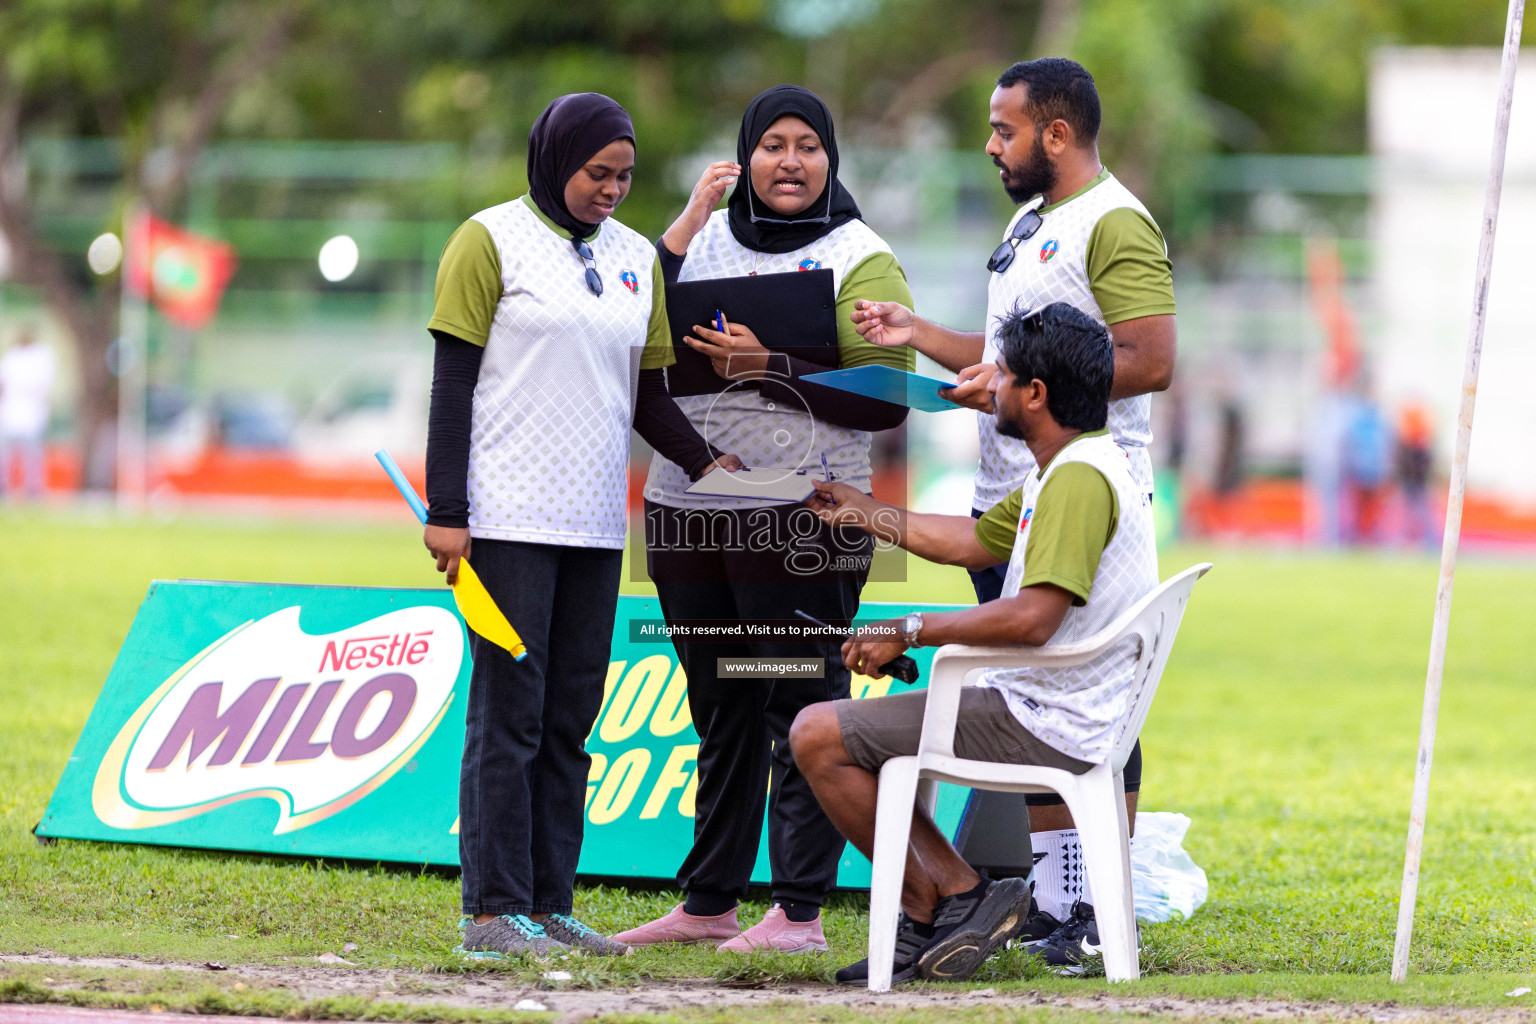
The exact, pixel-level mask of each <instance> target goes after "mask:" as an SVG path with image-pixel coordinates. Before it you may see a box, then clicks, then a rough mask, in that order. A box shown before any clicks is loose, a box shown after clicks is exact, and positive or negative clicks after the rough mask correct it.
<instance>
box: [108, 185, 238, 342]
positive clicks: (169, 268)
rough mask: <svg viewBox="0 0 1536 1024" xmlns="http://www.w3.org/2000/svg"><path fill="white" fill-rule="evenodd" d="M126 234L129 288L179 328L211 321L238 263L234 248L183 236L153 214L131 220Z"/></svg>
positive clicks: (216, 242) (126, 269) (222, 243)
mask: <svg viewBox="0 0 1536 1024" xmlns="http://www.w3.org/2000/svg"><path fill="white" fill-rule="evenodd" d="M127 234H128V261H127V266H126V268H125V280H126V281H127V284H128V287H129V288H131V289H133V290H134V291H135V292H136V293H138V294H139V295H143V296H145V297H147V298H149V299H150V300H151V301H152V302H154V304H155V307H156V308H157V309H159V310H160V312H161V313H162V314H164V316H165V318H166V319H167V320H169V321H171V322H172V323H174V324H177V325H178V326H181V327H186V328H189V329H192V330H196V329H197V328H199V327H202V326H203V325H204V324H206V323H207V322H208V321H209V320H212V319H213V315H214V314H215V313H217V312H218V311H219V300H220V299H222V298H223V297H224V286H225V285H227V284H228V283H229V279H230V278H231V277H232V276H234V273H235V267H236V265H237V264H238V262H239V260H238V257H237V256H236V255H235V250H234V247H233V246H231V245H229V244H227V243H225V242H220V241H217V240H215V239H212V238H204V237H202V236H201V235H194V234H192V233H191V232H189V231H183V230H181V229H180V228H178V227H176V226H175V225H174V224H168V223H166V222H165V221H163V220H161V219H160V218H159V217H156V216H155V215H154V214H152V213H141V214H138V215H137V216H136V217H134V218H133V219H132V220H131V221H130V222H129V225H128V232H127Z"/></svg>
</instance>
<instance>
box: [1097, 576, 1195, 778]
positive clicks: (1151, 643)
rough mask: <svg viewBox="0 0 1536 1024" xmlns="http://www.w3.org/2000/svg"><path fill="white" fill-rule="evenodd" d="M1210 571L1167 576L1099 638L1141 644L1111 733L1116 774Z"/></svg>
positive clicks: (1149, 706)
mask: <svg viewBox="0 0 1536 1024" xmlns="http://www.w3.org/2000/svg"><path fill="white" fill-rule="evenodd" d="M1210 569H1211V563H1210V562H1201V563H1200V564H1199V565H1192V566H1190V567H1189V568H1188V569H1185V570H1184V571H1183V572H1181V573H1179V574H1178V575H1176V576H1170V577H1169V578H1168V579H1166V580H1164V581H1163V582H1162V583H1160V584H1159V585H1158V586H1157V588H1156V589H1155V590H1153V591H1152V592H1151V593H1149V594H1148V595H1147V596H1146V597H1143V598H1142V599H1141V600H1140V601H1138V602H1136V604H1135V605H1133V606H1132V607H1131V608H1130V609H1129V610H1127V611H1126V613H1125V614H1124V615H1122V616H1121V617H1120V619H1119V621H1117V622H1114V623H1112V624H1111V625H1109V626H1108V627H1106V628H1105V630H1104V632H1103V633H1101V634H1099V635H1100V636H1103V635H1105V634H1114V635H1115V636H1116V637H1117V638H1118V637H1126V636H1136V637H1139V638H1140V640H1141V650H1140V652H1139V653H1138V654H1137V656H1136V676H1135V680H1134V681H1133V682H1132V684H1131V706H1130V710H1129V711H1128V712H1127V714H1126V716H1125V718H1124V719H1122V720H1121V722H1120V727H1119V728H1118V729H1117V730H1116V732H1115V746H1114V749H1113V751H1112V752H1111V753H1110V756H1109V763H1110V765H1111V767H1113V768H1114V769H1115V770H1116V771H1119V770H1120V769H1121V768H1124V767H1125V762H1126V761H1127V760H1129V759H1130V756H1131V750H1132V749H1133V748H1134V747H1135V746H1136V739H1137V737H1139V736H1140V735H1141V727H1142V726H1143V725H1145V724H1146V721H1147V712H1149V711H1151V710H1152V698H1153V697H1154V696H1156V695H1157V684H1158V682H1159V681H1160V680H1161V679H1162V676H1163V667H1164V666H1165V665H1167V664H1168V655H1169V654H1171V653H1172V652H1173V641H1174V638H1175V637H1177V636H1178V635H1179V623H1180V621H1182V620H1183V618H1184V609H1185V607H1187V606H1188V604H1189V595H1190V592H1191V591H1192V590H1194V588H1195V582H1196V581H1197V580H1198V579H1200V577H1202V576H1204V575H1205V574H1206V573H1207V572H1209V571H1210Z"/></svg>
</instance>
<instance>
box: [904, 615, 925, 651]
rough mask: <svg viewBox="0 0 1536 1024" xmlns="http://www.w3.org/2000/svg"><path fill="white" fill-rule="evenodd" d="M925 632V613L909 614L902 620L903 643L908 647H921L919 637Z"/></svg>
mask: <svg viewBox="0 0 1536 1024" xmlns="http://www.w3.org/2000/svg"><path fill="white" fill-rule="evenodd" d="M922 631H923V613H922V612H907V614H906V615H904V616H902V619H901V642H902V643H904V644H906V645H907V646H908V647H921V646H923V644H922V641H920V640H919V639H918V638H917V635H918V634H919V633H921V632H922Z"/></svg>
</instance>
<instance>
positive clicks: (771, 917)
mask: <svg viewBox="0 0 1536 1024" xmlns="http://www.w3.org/2000/svg"><path fill="white" fill-rule="evenodd" d="M754 949H776V950H778V951H779V952H781V953H816V952H820V953H825V952H826V950H827V937H826V936H825V935H823V934H822V931H821V915H820V914H817V915H816V920H814V921H804V922H797V921H791V920H790V919H789V918H788V917H787V916H785V914H784V911H783V910H781V909H780V908H779V905H778V904H777V903H775V904H774V905H773V908H772V909H771V910H769V911H768V913H766V914H764V915H763V919H762V920H761V921H759V922H757V924H755V925H753V926H752V927H751V928H748V929H747V930H746V931H744V932H742V933H741V934H740V935H738V936H736V937H735V938H734V939H732V940H731V941H730V942H727V943H724V944H723V945H721V946H720V952H722V953H750V952H752V950H754Z"/></svg>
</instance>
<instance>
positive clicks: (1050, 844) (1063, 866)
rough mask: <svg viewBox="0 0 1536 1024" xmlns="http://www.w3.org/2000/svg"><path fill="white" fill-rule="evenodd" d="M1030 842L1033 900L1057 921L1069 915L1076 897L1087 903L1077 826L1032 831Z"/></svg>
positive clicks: (1085, 879)
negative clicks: (1033, 875)
mask: <svg viewBox="0 0 1536 1024" xmlns="http://www.w3.org/2000/svg"><path fill="white" fill-rule="evenodd" d="M1029 842H1030V845H1031V846H1033V847H1034V849H1035V856H1036V857H1037V858H1038V859H1037V860H1036V861H1035V902H1036V903H1038V904H1039V905H1040V909H1041V910H1043V911H1045V912H1046V913H1047V914H1050V915H1051V916H1052V917H1054V918H1055V919H1056V920H1058V921H1065V920H1066V919H1067V918H1068V917H1070V916H1071V915H1072V904H1074V903H1076V902H1077V901H1078V900H1082V901H1083V902H1084V903H1089V904H1091V903H1092V902H1093V899H1092V898H1091V897H1090V896H1089V894H1088V872H1087V871H1085V870H1084V868H1083V848H1082V846H1081V845H1080V844H1079V843H1078V840H1077V829H1075V828H1065V829H1061V830H1060V831H1058V832H1032V833H1030V836H1029Z"/></svg>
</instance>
